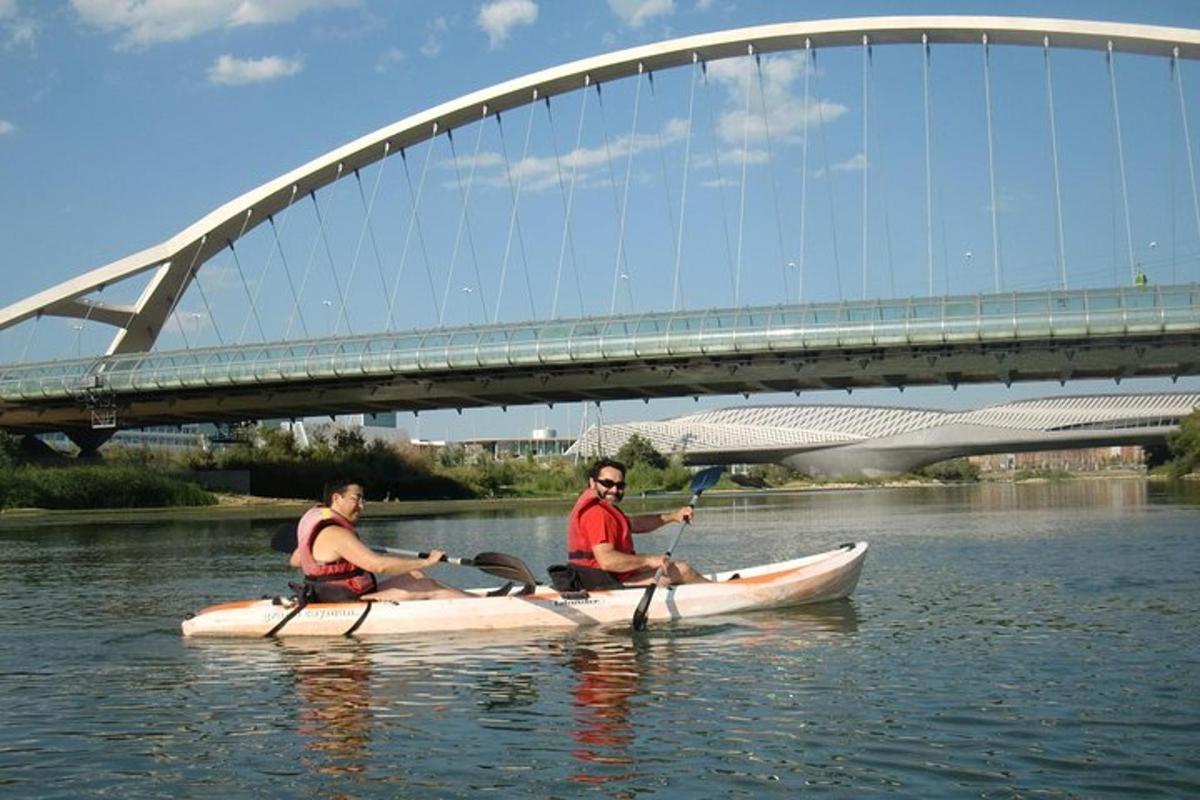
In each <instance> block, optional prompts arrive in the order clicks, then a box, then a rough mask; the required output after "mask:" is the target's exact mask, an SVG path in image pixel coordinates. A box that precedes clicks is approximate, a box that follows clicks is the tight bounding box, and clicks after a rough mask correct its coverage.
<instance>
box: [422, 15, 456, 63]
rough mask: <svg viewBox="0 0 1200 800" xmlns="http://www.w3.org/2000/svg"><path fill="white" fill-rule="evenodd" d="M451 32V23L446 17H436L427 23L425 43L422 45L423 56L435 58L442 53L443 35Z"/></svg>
mask: <svg viewBox="0 0 1200 800" xmlns="http://www.w3.org/2000/svg"><path fill="white" fill-rule="evenodd" d="M448 30H450V23H448V22H447V21H446V18H445V17H434V18H433V19H431V20H429V21H428V22H426V23H425V43H424V44H422V45H421V55H424V56H428V57H429V58H433V57H434V56H436V55H437V54H438V53H440V52H442V34H444V33H446V32H447V31H448Z"/></svg>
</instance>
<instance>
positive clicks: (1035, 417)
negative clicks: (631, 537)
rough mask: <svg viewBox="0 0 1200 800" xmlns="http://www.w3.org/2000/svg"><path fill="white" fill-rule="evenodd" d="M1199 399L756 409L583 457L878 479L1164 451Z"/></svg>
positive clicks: (675, 423) (605, 442)
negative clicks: (1071, 454) (1012, 456)
mask: <svg viewBox="0 0 1200 800" xmlns="http://www.w3.org/2000/svg"><path fill="white" fill-rule="evenodd" d="M1198 406H1200V394H1194V393H1183V392H1180V393H1169V394H1126V395H1093V396H1081V397H1054V398H1046V399H1039V400H1022V401H1018V402H1013V403H1003V404H1001V405H994V406H987V407H985V408H980V409H975V410H973V411H936V410H931V409H916V408H890V407H889V408H881V407H876V406H807V405H785V406H755V407H745V408H728V409H722V410H719V411H706V412H703V413H699V414H692V415H689V416H685V417H677V418H675V419H669V420H663V421H661V422H636V423H615V424H606V425H603V426H602V427H598V426H592V427H591V428H589V429H588V431H587V432H586V433H585V435H584V436H583V437H582V438H581V439H580V440H579V442H577V443H576V445H575V448H574V451H576V452H580V453H584V454H599V453H603V454H609V455H611V454H615V453H616V451H617V450H618V449H620V447H621V446H622V445H623V444H624V443H625V442H626V441H627V440H628V439H629V437H631V436H633V435H634V434H637V435H640V436H642V437H644V438H646V439H648V440H649V441H650V442H651V443H652V444H653V445H654V446H655V448H656V449H658V450H659V451H661V452H663V453H679V454H681V455H682V456H683V459H684V461H685V462H688V463H693V464H714V463H771V462H775V463H782V464H786V465H788V466H790V467H793V468H794V469H797V470H800V471H801V472H804V473H807V474H809V475H818V476H832V475H854V474H857V475H864V476H867V477H878V476H885V475H894V474H898V473H903V472H908V471H910V470H913V469H916V468H918V467H921V466H924V465H926V464H932V463H934V462H937V461H943V460H945V459H948V458H956V457H960V456H966V455H978V454H983V453H1008V452H1021V451H1033V450H1065V449H1072V448H1080V447H1099V446H1106V445H1118V444H1136V445H1142V446H1147V445H1161V444H1162V443H1163V442H1164V441H1165V439H1166V436H1167V434H1168V433H1170V432H1172V431H1174V430H1177V429H1178V427H1179V420H1180V418H1181V417H1184V416H1186V415H1188V414H1190V413H1191V412H1192V411H1193V410H1194V409H1195V408H1197V407H1198Z"/></svg>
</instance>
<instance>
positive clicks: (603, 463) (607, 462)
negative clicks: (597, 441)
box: [588, 458, 629, 480]
mask: <svg viewBox="0 0 1200 800" xmlns="http://www.w3.org/2000/svg"><path fill="white" fill-rule="evenodd" d="M605 467H612V468H613V469H619V470H621V474H622V475H624V474H625V473H626V472H628V471H629V470H627V469H625V465H624V464H622V463H621V462H620V461H617V460H616V459H615V458H599V459H596V463H595V464H592V468H591V469H589V470H588V477H589V478H591V479H592V480H596V479H597V478H599V477H600V470H602V469H604V468H605Z"/></svg>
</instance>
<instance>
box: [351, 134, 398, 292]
mask: <svg viewBox="0 0 1200 800" xmlns="http://www.w3.org/2000/svg"><path fill="white" fill-rule="evenodd" d="M391 147H392V143H391V142H384V143H383V158H381V159H380V160H379V170H378V171H377V172H376V173H375V185H374V186H373V187H372V188H371V200H370V202H368V201H367V196H366V194H365V193H364V192H363V186H362V177H361V176H360V175H359V171H358V170H354V180H355V183H357V184H358V197H359V200H360V201H361V202H362V205H363V224H362V228H361V229H360V230H359V232H358V245H357V246H356V247H355V249H354V266H352V267H351V268H350V278H349V280H347V281H346V285H347V286H350V285H351V284H352V283H353V282H354V274H355V270H356V268H357V267H358V252H359V250H361V249H362V244H363V234H364V233H365V234H367V235H368V236H370V238H371V250H372V251H373V252H374V253H375V267H376V269H377V271H378V272H379V284H380V286H381V287H382V288H383V292H384V294H387V290H388V286H387V278H385V277H384V275H383V259H381V258H380V257H379V243H378V242H377V241H376V240H375V226H374V225H372V224H371V214H372V213H374V210H375V198H376V197H377V196H378V194H379V183H380V181H381V179H382V178H383V167H384V165H385V164H387V157H388V152H389V151H390V150H391Z"/></svg>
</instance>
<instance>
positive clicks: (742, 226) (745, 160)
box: [733, 44, 754, 308]
mask: <svg viewBox="0 0 1200 800" xmlns="http://www.w3.org/2000/svg"><path fill="white" fill-rule="evenodd" d="M746 51H747V56H753V55H754V45H752V44H748V45H746ZM742 91H744V92H745V93H746V108H745V110H744V111H743V113H742V184H741V187H740V190H741V202H740V204H739V207H738V239H737V280H736V281H735V283H734V292H733V305H734V307H735V308H740V307H741V305H742V244H743V242H744V241H745V238H746V165H747V164H749V162H750V75H749V73H747V75H746V82H745V84H744V85H743V87H742Z"/></svg>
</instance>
